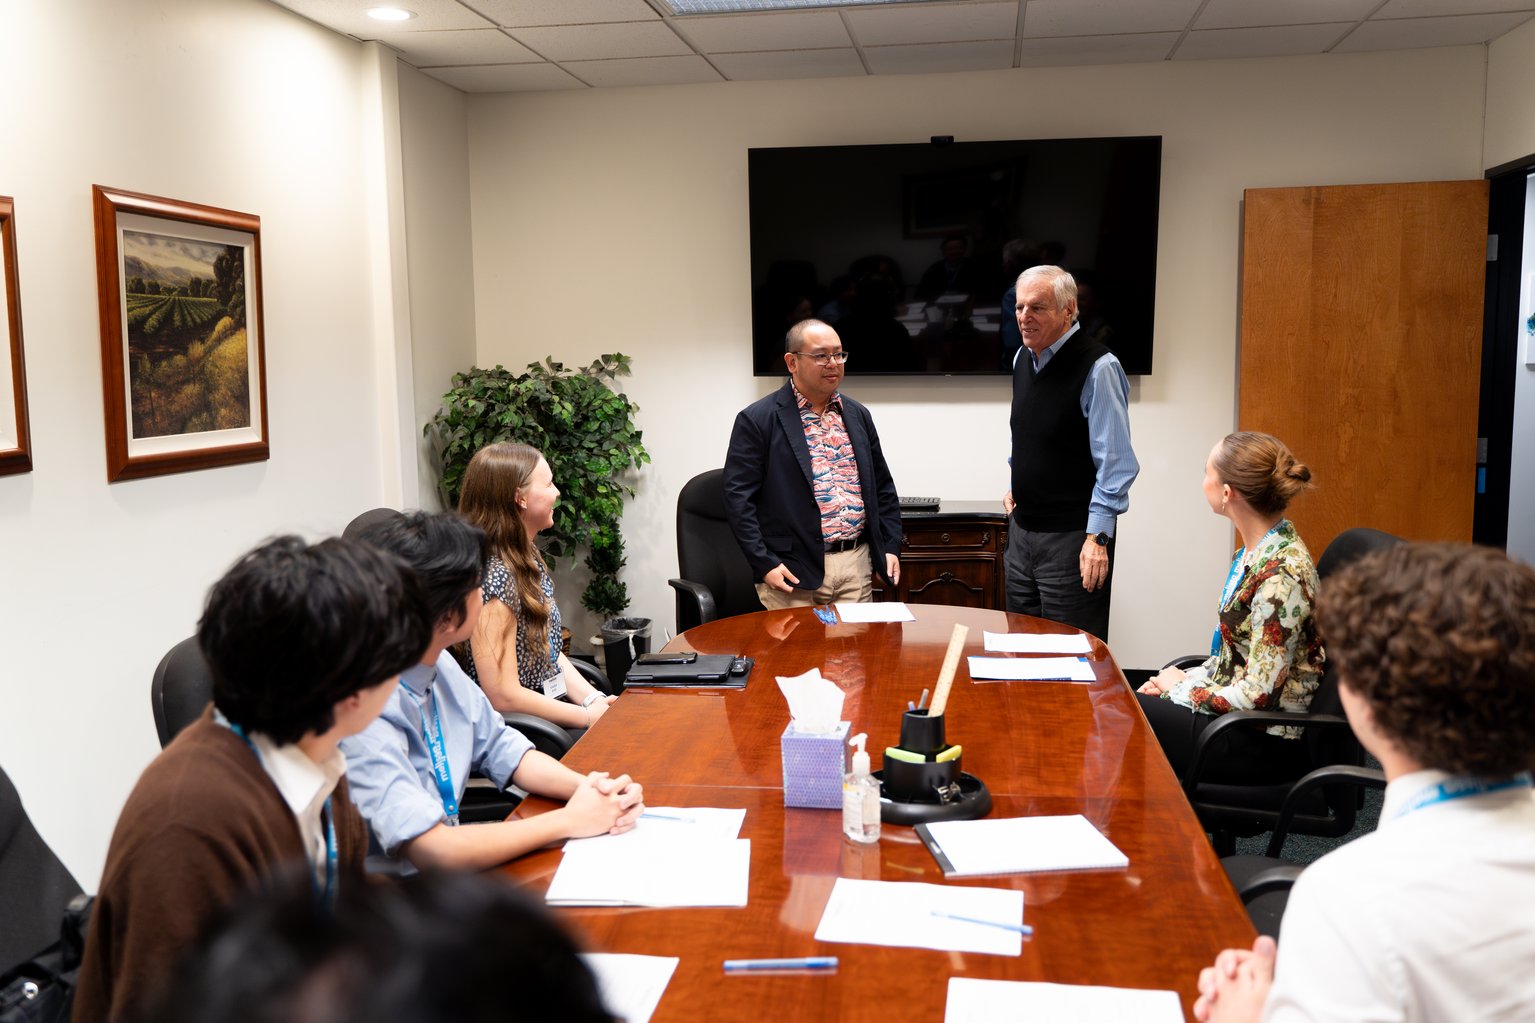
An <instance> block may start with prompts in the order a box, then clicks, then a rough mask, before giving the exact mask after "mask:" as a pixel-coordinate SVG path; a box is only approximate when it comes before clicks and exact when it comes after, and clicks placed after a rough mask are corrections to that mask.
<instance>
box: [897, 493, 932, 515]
mask: <svg viewBox="0 0 1535 1023" xmlns="http://www.w3.org/2000/svg"><path fill="white" fill-rule="evenodd" d="M937 510H938V498H936V497H904V496H903V497H902V498H901V511H903V512H935V511H937Z"/></svg>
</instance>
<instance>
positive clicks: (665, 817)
mask: <svg viewBox="0 0 1535 1023" xmlns="http://www.w3.org/2000/svg"><path fill="white" fill-rule="evenodd" d="M647 817H648V818H650V819H651V820H657V821H682V822H683V823H684V824H692V823H694V821H693V818H691V817H678V816H677V815H676V814H671V813H651V812H650V811H649V810H646V811H645V812H644V813H642V814H640V820H644V819H645V818H647Z"/></svg>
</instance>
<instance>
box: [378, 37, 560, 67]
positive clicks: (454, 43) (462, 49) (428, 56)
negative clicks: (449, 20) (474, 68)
mask: <svg viewBox="0 0 1535 1023" xmlns="http://www.w3.org/2000/svg"><path fill="white" fill-rule="evenodd" d="M375 38H377V39H378V40H379V41H380V42H383V43H387V44H389V45H390V46H391V47H393V48H394V49H396V50H399V51H400V54H401V56H403V57H404V58H405V60H406V62H408V63H410V64H414V65H415V66H416V67H444V66H450V65H454V64H523V63H530V62H538V61H541V60H542V59H543V58H541V57H540V56H539V55H538V54H536V53H534V52H533V51H532V50H530V49H528V48H527V47H526V46H523V45H522V44H521V43H519V42H517V41H516V40H515V39H512V38H511V37H509V36H508V35H507V34H506V33H505V32H502V31H500V30H499V29H494V28H474V29H455V30H450V31H447V32H380V33H379V34H378V35H377V36H376V37H375Z"/></svg>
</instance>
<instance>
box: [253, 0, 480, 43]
mask: <svg viewBox="0 0 1535 1023" xmlns="http://www.w3.org/2000/svg"><path fill="white" fill-rule="evenodd" d="M273 2H274V3H276V4H277V5H278V6H280V7H286V8H287V9H288V10H290V11H293V12H295V13H297V14H302V15H303V16H304V17H306V18H308V19H309V20H310V21H317V22H319V23H320V24H322V25H324V26H325V27H326V28H328V29H332V30H334V31H336V32H344V33H346V34H347V35H353V36H356V37H357V38H358V39H377V38H378V33H380V32H399V31H401V30H402V26H408V27H405V28H404V31H409V32H426V31H433V30H438V29H450V28H490V27H492V26H491V25H490V24H489V23H488V22H487V21H486V20H485V19H484V18H482V17H480V16H479V15H478V14H476V13H474V12H473V11H471V10H469V8H467V7H465V6H463V5H462V4H460V3H459V2H458V0H409V2H408V3H407V2H405V0H400V2H401V3H402V5H403V6H404V7H405V9H406V10H408V11H412V12H414V13H415V15H416V16H415V17H414V18H412V19H410V20H409V21H407V22H403V23H402V22H398V21H379V20H378V19H376V18H370V17H368V15H367V9H368V8H369V7H377V6H379V5H380V4H379V3H361V2H359V0H273ZM382 2H384V0H380V3H382Z"/></svg>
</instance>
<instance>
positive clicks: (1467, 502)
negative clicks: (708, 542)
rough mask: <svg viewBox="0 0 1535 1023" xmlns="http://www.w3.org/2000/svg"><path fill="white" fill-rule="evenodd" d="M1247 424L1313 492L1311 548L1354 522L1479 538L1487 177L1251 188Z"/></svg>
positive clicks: (1431, 536)
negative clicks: (1290, 454) (1267, 438)
mask: <svg viewBox="0 0 1535 1023" xmlns="http://www.w3.org/2000/svg"><path fill="white" fill-rule="evenodd" d="M1245 201H1246V209H1245V213H1244V217H1243V225H1242V329H1241V347H1240V349H1239V354H1238V363H1239V369H1238V390H1237V395H1238V410H1237V423H1238V426H1239V428H1240V429H1243V430H1262V431H1264V432H1266V433H1272V434H1274V435H1275V436H1276V437H1279V438H1280V439H1282V440H1283V441H1285V443H1287V444H1289V445H1290V447H1291V448H1292V449H1293V450H1294V451H1295V453H1296V455H1297V456H1299V457H1300V458H1301V460H1302V461H1304V462H1306V463H1307V464H1308V465H1310V466H1311V469H1312V473H1313V477H1312V478H1313V481H1314V482H1315V483H1316V485H1317V489H1316V490H1314V491H1313V492H1311V493H1310V494H1307V495H1306V496H1304V497H1302V498H1301V499H1300V500H1299V501H1298V502H1296V503H1295V504H1294V505H1293V506H1292V507H1291V519H1292V520H1293V521H1294V522H1295V524H1296V527H1297V528H1298V529H1299V530H1300V534H1301V536H1302V537H1303V538H1304V539H1305V541H1306V544H1307V546H1309V547H1310V548H1311V552H1312V555H1313V556H1314V557H1317V558H1320V557H1321V555H1322V551H1323V550H1325V549H1326V547H1327V544H1328V543H1329V542H1330V541H1331V540H1332V538H1333V537H1335V536H1336V535H1337V534H1339V533H1340V532H1342V531H1343V530H1345V529H1348V528H1350V527H1352V526H1373V527H1375V528H1376V529H1384V530H1386V531H1387V532H1389V533H1395V534H1396V535H1397V536H1401V537H1405V538H1407V539H1410V540H1463V541H1469V540H1470V539H1471V518H1472V500H1473V496H1474V493H1475V485H1476V429H1477V391H1478V385H1479V376H1480V371H1481V342H1482V290H1483V286H1484V280H1485V264H1486V254H1487V182H1485V181H1439V182H1423V183H1414V184H1402V185H1342V186H1332V187H1315V188H1265V189H1251V190H1249V191H1248V192H1247V193H1246V194H1245Z"/></svg>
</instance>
